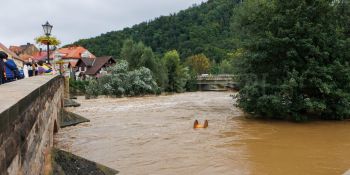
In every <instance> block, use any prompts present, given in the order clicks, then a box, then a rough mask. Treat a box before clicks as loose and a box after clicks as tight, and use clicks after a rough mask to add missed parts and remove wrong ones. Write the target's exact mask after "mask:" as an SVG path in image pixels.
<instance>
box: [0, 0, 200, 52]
mask: <svg viewBox="0 0 350 175" xmlns="http://www.w3.org/2000/svg"><path fill="white" fill-rule="evenodd" d="M203 1H206V0H4V1H2V2H1V10H0V19H1V24H0V42H1V43H3V44H4V45H5V46H7V47H8V46H10V45H21V44H25V43H27V42H30V43H33V42H34V38H35V37H37V36H39V35H43V29H42V26H41V25H42V24H44V23H45V22H46V21H49V22H50V23H51V24H52V25H53V26H54V27H53V30H52V34H53V36H56V37H57V38H58V39H60V40H61V41H62V45H64V44H69V43H71V42H74V41H77V40H78V39H82V38H89V37H93V36H98V35H100V34H102V33H106V32H109V31H112V30H120V29H123V28H125V27H131V26H132V25H134V24H138V23H140V22H143V21H147V20H150V19H154V18H155V17H158V16H161V15H168V14H170V13H174V12H178V11H180V10H182V9H186V8H188V7H190V6H191V5H193V4H195V3H197V4H199V3H201V2H203Z"/></svg>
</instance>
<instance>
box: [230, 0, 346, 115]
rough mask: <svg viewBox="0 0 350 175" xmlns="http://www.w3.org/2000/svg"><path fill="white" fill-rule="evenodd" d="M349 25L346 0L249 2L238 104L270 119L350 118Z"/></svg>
mask: <svg viewBox="0 0 350 175" xmlns="http://www.w3.org/2000/svg"><path fill="white" fill-rule="evenodd" d="M349 21H350V18H349V2H348V1H347V0H345V1H329V0H313V1H308V0H293V1H283V0H273V1H268V0H251V1H245V3H243V5H242V6H241V7H240V9H239V10H237V18H236V20H235V24H236V25H235V27H237V28H239V29H240V33H241V34H242V38H244V43H245V44H244V45H243V48H244V53H243V56H242V57H241V58H240V59H239V61H238V63H237V71H236V74H237V75H238V80H239V82H240V84H241V87H242V89H241V91H240V93H239V95H238V105H239V106H240V107H242V108H243V109H244V110H245V111H246V112H249V113H251V114H253V115H254V116H265V117H271V118H284V119H285V118H291V119H294V120H306V119H308V118H310V117H312V116H314V117H318V118H324V119H345V118H350V84H349V82H350V64H349V60H350V54H349V48H350V38H349Z"/></svg>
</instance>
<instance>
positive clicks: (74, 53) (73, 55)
mask: <svg viewBox="0 0 350 175" xmlns="http://www.w3.org/2000/svg"><path fill="white" fill-rule="evenodd" d="M85 51H87V49H85V48H84V47H81V46H72V47H68V48H61V49H58V52H59V53H61V54H63V56H62V59H80V58H81V54H83V53H84V52H85ZM91 55H92V56H91V58H96V57H95V55H93V54H91Z"/></svg>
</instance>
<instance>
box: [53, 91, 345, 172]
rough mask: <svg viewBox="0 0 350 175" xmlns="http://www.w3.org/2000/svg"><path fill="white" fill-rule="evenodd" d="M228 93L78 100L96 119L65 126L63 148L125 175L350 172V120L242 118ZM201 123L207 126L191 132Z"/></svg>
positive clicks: (58, 138) (80, 111)
mask: <svg viewBox="0 0 350 175" xmlns="http://www.w3.org/2000/svg"><path fill="white" fill-rule="evenodd" d="M230 94H231V93H229V92H195V93H184V94H177V95H170V96H159V97H142V98H123V99H110V98H104V99H95V100H85V99H83V98H79V99H78V101H79V102H80V103H81V104H82V106H81V107H79V108H72V109H70V110H71V111H73V112H76V113H78V114H80V115H83V116H85V117H87V118H88V119H90V120H91V122H90V123H85V124H81V125H79V126H75V127H69V128H64V129H61V130H60V131H59V133H58V134H57V135H56V136H55V144H56V146H57V147H59V148H61V149H64V150H67V151H70V152H72V153H74V154H77V155H79V156H82V157H84V158H87V159H90V160H93V161H96V162H99V163H101V164H104V165H106V166H109V167H111V168H114V169H116V170H119V171H120V172H121V173H120V174H127V175H128V174H152V175H163V174H166V175H168V174H169V175H172V174H174V175H175V174H176V175H177V174H191V175H192V174H198V175H199V174H208V175H213V174H224V175H226V174H227V175H231V174H233V175H235V174H237V175H245V174H254V175H255V174H257V175H265V174H266V175H270V174H271V175H303V174H305V175H313V174H315V175H332V174H343V173H344V172H346V171H347V170H348V169H349V168H350V122H348V121H345V122H324V121H323V122H322V121H318V122H310V123H304V124H297V123H291V122H282V121H260V120H252V119H247V118H245V117H244V114H243V113H242V112H241V111H240V110H239V109H237V108H235V107H234V106H233V100H232V98H231V97H230ZM195 119H198V120H199V121H200V122H203V121H204V120H205V119H207V120H209V128H207V129H197V130H194V129H192V126H193V122H194V120H195Z"/></svg>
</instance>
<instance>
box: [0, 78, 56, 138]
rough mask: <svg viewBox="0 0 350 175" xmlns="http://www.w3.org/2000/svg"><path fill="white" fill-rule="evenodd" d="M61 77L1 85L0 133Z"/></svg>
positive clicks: (28, 79)
mask: <svg viewBox="0 0 350 175" xmlns="http://www.w3.org/2000/svg"><path fill="white" fill-rule="evenodd" d="M60 77H61V76H60V75H43V76H35V77H30V78H27V79H23V80H18V81H14V82H11V83H6V84H2V85H0V133H1V132H2V131H3V130H4V129H5V128H6V127H7V125H9V124H10V123H11V122H12V121H14V120H15V119H16V117H18V116H19V114H21V113H22V112H24V111H25V110H26V109H27V107H28V106H29V105H30V104H31V102H33V100H35V99H36V98H38V97H39V96H40V94H43V93H44V91H46V90H47V89H48V87H49V86H50V85H51V84H52V83H53V82H54V81H55V80H57V79H58V78H60Z"/></svg>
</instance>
